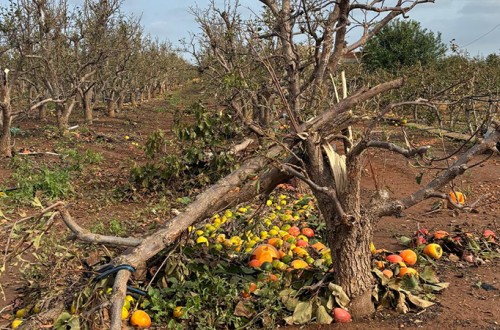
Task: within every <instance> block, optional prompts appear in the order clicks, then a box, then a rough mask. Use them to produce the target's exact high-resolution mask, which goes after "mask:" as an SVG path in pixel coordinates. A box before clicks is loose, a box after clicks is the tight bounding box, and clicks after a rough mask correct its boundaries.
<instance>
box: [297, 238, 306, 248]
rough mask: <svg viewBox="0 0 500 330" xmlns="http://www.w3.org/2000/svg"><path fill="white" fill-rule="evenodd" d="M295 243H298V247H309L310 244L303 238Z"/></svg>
mask: <svg viewBox="0 0 500 330" xmlns="http://www.w3.org/2000/svg"><path fill="white" fill-rule="evenodd" d="M295 245H297V246H298V247H307V246H308V245H309V243H307V242H306V241H304V240H303V239H299V240H298V241H297V243H295Z"/></svg>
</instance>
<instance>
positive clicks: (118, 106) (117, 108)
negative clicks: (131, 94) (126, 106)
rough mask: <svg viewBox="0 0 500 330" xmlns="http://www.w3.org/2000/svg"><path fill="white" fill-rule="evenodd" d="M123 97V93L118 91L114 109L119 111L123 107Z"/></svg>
mask: <svg viewBox="0 0 500 330" xmlns="http://www.w3.org/2000/svg"><path fill="white" fill-rule="evenodd" d="M124 99H125V97H124V95H123V93H120V94H119V96H118V100H117V101H116V111H117V112H120V111H121V110H122V109H123V100H124Z"/></svg>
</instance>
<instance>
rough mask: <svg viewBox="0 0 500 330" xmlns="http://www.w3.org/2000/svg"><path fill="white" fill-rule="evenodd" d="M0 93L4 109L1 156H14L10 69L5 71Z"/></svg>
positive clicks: (1, 105) (0, 144)
mask: <svg viewBox="0 0 500 330" xmlns="http://www.w3.org/2000/svg"><path fill="white" fill-rule="evenodd" d="M0 93H1V95H0V96H1V99H0V110H1V111H2V117H1V119H2V122H1V123H2V137H1V138H0V156H2V157H12V147H11V143H10V140H11V133H10V128H11V123H12V108H11V104H10V84H9V80H8V71H5V72H4V74H3V75H2V81H1V87H0Z"/></svg>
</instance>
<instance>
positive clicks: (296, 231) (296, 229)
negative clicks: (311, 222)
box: [288, 226, 300, 236]
mask: <svg viewBox="0 0 500 330" xmlns="http://www.w3.org/2000/svg"><path fill="white" fill-rule="evenodd" d="M288 233H289V234H290V235H292V236H299V235H300V229H299V227H297V226H293V227H290V229H288Z"/></svg>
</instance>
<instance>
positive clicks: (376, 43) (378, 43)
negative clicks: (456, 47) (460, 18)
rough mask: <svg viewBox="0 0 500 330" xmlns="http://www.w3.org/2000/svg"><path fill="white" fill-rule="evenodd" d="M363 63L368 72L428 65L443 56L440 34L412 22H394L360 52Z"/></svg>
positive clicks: (444, 49)
mask: <svg viewBox="0 0 500 330" xmlns="http://www.w3.org/2000/svg"><path fill="white" fill-rule="evenodd" d="M363 52H364V54H363V63H364V64H365V65H366V66H367V67H368V68H370V69H376V68H384V69H386V70H395V69H397V68H400V67H403V66H411V65H414V64H417V63H420V64H422V65H425V64H428V63H431V62H433V61H435V60H436V59H438V58H440V57H442V56H444V54H445V52H446V45H445V44H444V43H443V42H442V41H441V33H437V34H435V33H434V32H432V31H429V30H427V29H425V28H422V26H421V25H420V23H419V22H417V21H413V20H408V21H407V20H395V21H393V22H391V23H390V24H388V25H386V26H385V27H384V28H383V29H382V30H380V32H379V33H378V34H377V35H376V37H375V38H373V39H371V40H370V41H368V42H367V44H366V46H365V47H364V50H363Z"/></svg>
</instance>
